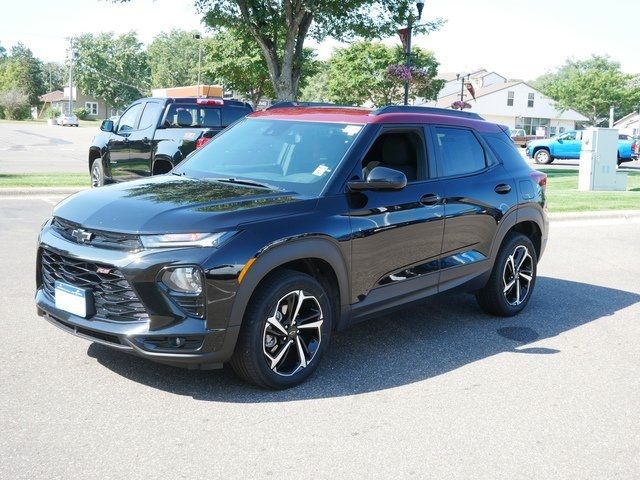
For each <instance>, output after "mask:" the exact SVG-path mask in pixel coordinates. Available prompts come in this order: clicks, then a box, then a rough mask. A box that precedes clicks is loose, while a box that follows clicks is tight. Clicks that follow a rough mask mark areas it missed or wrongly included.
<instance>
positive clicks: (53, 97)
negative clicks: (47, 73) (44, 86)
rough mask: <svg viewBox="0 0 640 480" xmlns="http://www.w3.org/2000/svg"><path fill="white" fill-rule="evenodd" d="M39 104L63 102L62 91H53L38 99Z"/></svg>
mask: <svg viewBox="0 0 640 480" xmlns="http://www.w3.org/2000/svg"><path fill="white" fill-rule="evenodd" d="M38 98H39V99H40V101H41V102H49V103H51V102H59V101H61V100H64V92H63V91H62V90H54V91H53V92H49V93H45V94H44V95H40V96H39V97H38Z"/></svg>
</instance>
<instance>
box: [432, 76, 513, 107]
mask: <svg viewBox="0 0 640 480" xmlns="http://www.w3.org/2000/svg"><path fill="white" fill-rule="evenodd" d="M520 83H524V82H520V81H516V82H505V83H494V84H492V85H488V86H486V87H482V88H478V89H477V90H476V98H480V97H484V96H485V95H490V94H492V93H495V92H498V91H500V90H504V89H505V88H509V87H513V86H514V85H518V84H520ZM456 100H460V93H452V94H451V95H447V96H445V97H440V98H439V99H438V100H437V103H438V104H445V105H447V106H449V105H451V104H452V103H453V102H455V101H456Z"/></svg>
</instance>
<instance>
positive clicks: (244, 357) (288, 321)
mask: <svg viewBox="0 0 640 480" xmlns="http://www.w3.org/2000/svg"><path fill="white" fill-rule="evenodd" d="M331 307H332V305H331V300H330V298H329V296H328V294H327V291H326V290H325V289H324V287H323V286H322V285H321V284H320V283H319V282H318V281H317V280H316V279H315V278H313V277H311V276H309V275H306V274H304V273H299V272H295V271H291V270H281V271H276V272H274V273H272V274H270V275H269V276H268V277H266V278H265V279H264V280H263V281H262V282H261V283H260V285H259V287H258V288H257V289H256V291H255V292H254V295H253V297H252V298H251V301H250V302H249V306H248V307H247V311H246V312H245V315H244V319H243V321H242V328H241V330H240V334H239V336H238V343H237V344H236V348H235V351H234V353H233V356H232V357H231V366H232V367H233V369H234V371H235V372H236V373H237V374H238V376H240V377H241V378H243V379H244V380H246V381H247V382H249V383H253V384H254V385H257V386H259V387H263V388H273V389H284V388H289V387H293V386H295V385H298V384H300V383H302V382H303V381H305V380H306V379H307V378H308V377H309V376H310V375H311V374H312V373H313V372H314V370H315V369H316V368H317V366H318V364H319V363H320V359H321V358H322V355H323V354H324V352H325V351H326V349H327V347H328V345H329V340H330V337H331V330H332V323H333V318H332V311H333V310H332V308H331Z"/></svg>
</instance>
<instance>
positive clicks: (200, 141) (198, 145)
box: [196, 137, 211, 150]
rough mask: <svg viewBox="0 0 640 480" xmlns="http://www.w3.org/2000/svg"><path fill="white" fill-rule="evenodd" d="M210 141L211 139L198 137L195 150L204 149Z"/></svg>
mask: <svg viewBox="0 0 640 480" xmlns="http://www.w3.org/2000/svg"><path fill="white" fill-rule="evenodd" d="M210 141H211V138H209V137H200V138H199V139H198V140H196V150H197V149H199V148H202V147H204V146H205V145H206V144H207V143H209V142H210Z"/></svg>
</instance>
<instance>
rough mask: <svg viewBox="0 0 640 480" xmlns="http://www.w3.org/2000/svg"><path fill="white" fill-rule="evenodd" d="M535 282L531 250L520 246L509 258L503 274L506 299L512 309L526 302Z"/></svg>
mask: <svg viewBox="0 0 640 480" xmlns="http://www.w3.org/2000/svg"><path fill="white" fill-rule="evenodd" d="M532 281H533V258H532V257H531V254H530V253H529V249H528V248H527V247H525V246H524V245H518V246H516V248H515V249H514V250H513V253H512V254H511V255H509V256H508V257H507V261H506V262H505V266H504V271H503V273H502V283H503V287H504V288H503V294H504V298H505V300H506V301H507V303H508V304H509V305H511V306H512V307H515V306H518V305H520V304H521V303H522V302H524V301H525V300H526V299H527V297H528V295H529V291H530V290H531V282H532Z"/></svg>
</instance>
